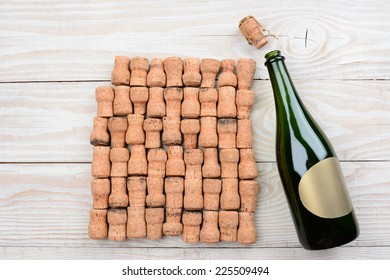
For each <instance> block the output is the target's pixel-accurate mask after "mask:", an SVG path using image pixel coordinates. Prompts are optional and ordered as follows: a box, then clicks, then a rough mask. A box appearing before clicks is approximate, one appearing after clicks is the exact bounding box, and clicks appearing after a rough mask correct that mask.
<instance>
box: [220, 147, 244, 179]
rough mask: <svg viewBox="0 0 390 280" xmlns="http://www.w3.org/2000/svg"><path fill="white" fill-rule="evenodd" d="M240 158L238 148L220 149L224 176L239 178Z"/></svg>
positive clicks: (222, 174)
mask: <svg viewBox="0 0 390 280" xmlns="http://www.w3.org/2000/svg"><path fill="white" fill-rule="evenodd" d="M239 159H240V155H239V151H238V149H221V150H219V160H220V161H221V177H222V178H238V170H237V169H238V161H239Z"/></svg>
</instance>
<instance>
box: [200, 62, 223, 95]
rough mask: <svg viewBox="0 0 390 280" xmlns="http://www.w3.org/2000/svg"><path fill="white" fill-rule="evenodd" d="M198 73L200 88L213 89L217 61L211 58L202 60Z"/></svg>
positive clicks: (217, 69)
mask: <svg viewBox="0 0 390 280" xmlns="http://www.w3.org/2000/svg"><path fill="white" fill-rule="evenodd" d="M200 72H201V73H202V83H201V85H200V86H201V87H202V88H213V87H215V80H216V78H217V74H218V72H219V61H218V60H216V59H213V58H204V59H202V61H201V63H200Z"/></svg>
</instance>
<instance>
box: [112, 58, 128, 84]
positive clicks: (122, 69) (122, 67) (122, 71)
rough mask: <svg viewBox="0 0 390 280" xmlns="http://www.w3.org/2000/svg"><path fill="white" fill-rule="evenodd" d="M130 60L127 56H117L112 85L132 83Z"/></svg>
mask: <svg viewBox="0 0 390 280" xmlns="http://www.w3.org/2000/svg"><path fill="white" fill-rule="evenodd" d="M129 64H130V58H128V57H127V56H116V57H115V62H114V70H112V73H111V83H112V84H113V85H116V86H119V85H128V84H129V83H130V70H129Z"/></svg>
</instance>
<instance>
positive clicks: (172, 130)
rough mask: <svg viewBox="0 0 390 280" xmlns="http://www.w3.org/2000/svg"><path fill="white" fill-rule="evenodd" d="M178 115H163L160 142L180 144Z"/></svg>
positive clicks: (169, 144) (168, 144) (167, 144)
mask: <svg viewBox="0 0 390 280" xmlns="http://www.w3.org/2000/svg"><path fill="white" fill-rule="evenodd" d="M181 141H182V137H181V132H180V117H164V118H163V133H162V142H163V143H164V145H166V146H171V145H181Z"/></svg>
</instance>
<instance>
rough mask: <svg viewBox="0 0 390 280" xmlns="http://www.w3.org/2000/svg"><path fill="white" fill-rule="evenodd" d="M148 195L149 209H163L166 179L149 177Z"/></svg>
mask: <svg viewBox="0 0 390 280" xmlns="http://www.w3.org/2000/svg"><path fill="white" fill-rule="evenodd" d="M146 182H147V189H148V195H147V196H146V205H147V206H148V207H161V206H164V204H165V195H164V179H163V178H157V177H147V178H146Z"/></svg>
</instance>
